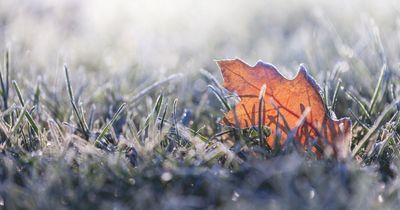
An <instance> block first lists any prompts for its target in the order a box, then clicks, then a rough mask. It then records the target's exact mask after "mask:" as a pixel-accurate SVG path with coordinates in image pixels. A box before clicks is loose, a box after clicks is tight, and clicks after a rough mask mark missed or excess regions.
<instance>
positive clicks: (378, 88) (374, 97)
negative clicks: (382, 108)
mask: <svg viewBox="0 0 400 210" xmlns="http://www.w3.org/2000/svg"><path fill="white" fill-rule="evenodd" d="M386 70H387V66H386V64H384V65H383V66H382V68H381V73H380V75H379V79H378V83H377V84H376V87H375V90H374V94H373V95H372V98H371V102H370V105H369V108H368V112H369V113H373V110H374V106H375V104H376V102H377V100H378V96H379V93H380V92H381V90H382V83H383V78H384V76H385V73H386Z"/></svg>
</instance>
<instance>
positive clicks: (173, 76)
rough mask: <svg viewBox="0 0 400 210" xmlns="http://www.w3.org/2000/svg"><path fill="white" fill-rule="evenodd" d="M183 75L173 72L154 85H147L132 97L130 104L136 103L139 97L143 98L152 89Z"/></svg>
mask: <svg viewBox="0 0 400 210" xmlns="http://www.w3.org/2000/svg"><path fill="white" fill-rule="evenodd" d="M181 77H183V75H182V74H173V75H171V76H169V77H167V78H166V79H163V80H161V81H158V82H156V83H154V84H153V85H150V86H148V87H146V88H145V89H143V90H142V91H140V92H139V93H137V94H136V95H135V96H133V97H132V99H131V100H130V102H129V103H130V104H134V103H136V102H138V101H139V99H141V98H142V97H143V96H145V95H146V94H147V93H149V92H150V91H152V90H154V89H156V88H157V87H159V86H161V85H164V84H166V83H168V82H170V81H172V80H175V79H178V78H181Z"/></svg>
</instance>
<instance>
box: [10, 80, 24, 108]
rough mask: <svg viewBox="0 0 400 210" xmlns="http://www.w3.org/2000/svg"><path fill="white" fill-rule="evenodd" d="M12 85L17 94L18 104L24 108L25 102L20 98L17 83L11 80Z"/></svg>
mask: <svg viewBox="0 0 400 210" xmlns="http://www.w3.org/2000/svg"><path fill="white" fill-rule="evenodd" d="M12 84H13V86H14V88H15V92H17V96H18V99H19V102H20V103H21V105H22V106H25V102H24V99H23V98H22V95H21V90H20V89H19V86H18V84H17V82H16V81H15V80H13V81H12Z"/></svg>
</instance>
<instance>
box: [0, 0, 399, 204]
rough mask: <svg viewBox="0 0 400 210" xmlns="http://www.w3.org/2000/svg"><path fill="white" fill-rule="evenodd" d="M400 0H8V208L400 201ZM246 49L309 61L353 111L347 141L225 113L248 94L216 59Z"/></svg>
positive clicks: (0, 53)
mask: <svg viewBox="0 0 400 210" xmlns="http://www.w3.org/2000/svg"><path fill="white" fill-rule="evenodd" d="M399 11H400V3H398V2H396V1H390V0H388V1H378V0H376V1H373V0H368V1H361V0H356V1H352V2H348V1H345V0H339V1H329V2H322V1H317V0H304V1H290V0H284V1H272V0H271V1H269V0H268V1H262V0H254V1H244V0H243V1H242V0H238V1H228V0H221V1H212V0H204V1H194V0H193V1H192V0H189V1H188V0H175V1H173V2H165V1H161V0H152V1H144V0H138V1H125V0H117V1H113V2H112V3H111V2H106V1H104V2H103V1H95V0H88V1H67V0H62V1H51V0H42V1H39V0H35V1H24V0H2V1H0V58H1V61H2V62H1V64H0V73H1V74H0V116H1V117H0V209H182V210H183V209H399V208H400V194H399V192H400V178H399V177H398V173H399V167H400V160H399V157H400V150H399V149H400V147H399V146H400V113H399V111H400V101H399V100H400V99H399V97H400V87H399V86H400V73H399V72H400V70H399V67H400V66H399V65H400V57H399V56H400V15H399ZM234 58H241V59H242V60H244V61H246V62H247V63H248V64H250V65H255V64H256V63H257V61H258V60H262V61H264V62H268V63H272V64H274V65H275V66H276V67H277V68H278V69H279V70H280V72H281V73H282V74H283V75H284V76H285V77H287V78H293V77H294V76H295V75H296V73H297V71H298V69H299V66H300V64H302V65H303V66H305V68H307V70H308V73H309V74H310V75H311V76H312V77H313V78H314V79H315V80H316V82H317V83H318V84H319V86H320V88H321V92H320V93H319V94H320V95H321V98H322V100H323V105H324V107H325V108H326V110H327V113H328V115H330V116H336V117H337V118H341V117H349V118H350V119H351V121H352V127H351V130H352V137H351V142H350V144H351V145H350V148H349V151H348V154H347V157H346V158H337V157H335V156H328V155H325V156H324V155H323V156H321V157H318V156H316V155H315V154H314V153H313V152H312V151H304V149H303V148H302V147H298V146H296V144H295V143H293V144H290V143H288V144H285V146H284V147H279V148H278V147H275V148H272V149H269V148H267V146H265V145H264V144H260V142H262V141H260V137H261V139H263V138H265V136H264V137H263V134H262V133H263V132H262V131H264V129H265V131H268V129H269V128H268V127H263V129H258V127H255V128H252V129H245V128H239V127H237V126H226V125H224V124H221V120H222V119H223V118H224V116H225V114H226V113H227V112H228V111H229V110H232V109H233V108H234V107H235V105H236V104H237V103H238V101H239V100H240V98H239V97H238V96H237V95H236V94H235V93H233V92H230V91H228V90H226V89H225V88H224V86H223V81H224V80H223V76H222V74H221V71H220V69H219V67H218V65H217V63H216V60H221V59H234ZM266 82H267V81H266ZM266 133H268V132H266ZM287 141H288V142H296V139H294V138H289V139H288V140H287Z"/></svg>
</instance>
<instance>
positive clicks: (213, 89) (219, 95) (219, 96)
mask: <svg viewBox="0 0 400 210" xmlns="http://www.w3.org/2000/svg"><path fill="white" fill-rule="evenodd" d="M208 88H210V89H211V91H212V92H213V93H214V95H215V96H216V97H217V99H218V100H219V102H221V104H222V105H224V108H225V110H226V111H229V110H231V106H229V104H228V102H227V101H226V99H225V98H224V97H222V96H221V94H220V93H219V92H218V90H217V89H216V88H215V87H214V86H212V85H208Z"/></svg>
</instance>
